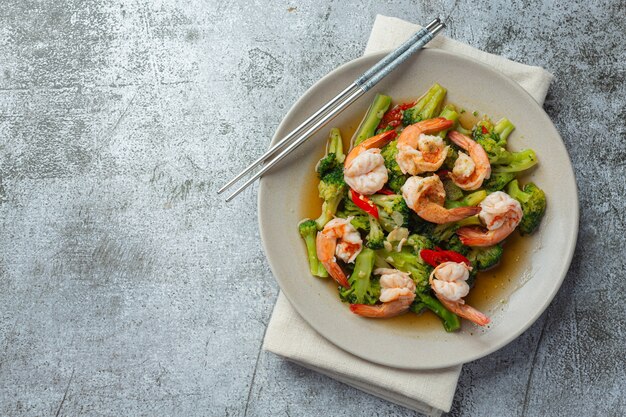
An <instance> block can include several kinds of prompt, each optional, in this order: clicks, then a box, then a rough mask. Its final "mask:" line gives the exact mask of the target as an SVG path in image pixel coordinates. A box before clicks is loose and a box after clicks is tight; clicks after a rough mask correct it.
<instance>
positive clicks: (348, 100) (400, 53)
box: [218, 19, 445, 201]
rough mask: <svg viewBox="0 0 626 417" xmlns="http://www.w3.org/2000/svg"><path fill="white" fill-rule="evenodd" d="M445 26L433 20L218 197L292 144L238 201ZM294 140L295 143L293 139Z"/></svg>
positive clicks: (321, 109) (282, 141) (259, 174)
mask: <svg viewBox="0 0 626 417" xmlns="http://www.w3.org/2000/svg"><path fill="white" fill-rule="evenodd" d="M444 27H445V25H444V24H443V23H442V22H441V21H440V20H439V19H434V20H433V21H432V22H430V23H429V24H428V25H427V26H426V27H424V28H423V29H421V30H419V31H417V32H416V33H415V34H413V35H412V36H411V37H410V38H409V39H408V40H407V41H406V42H404V43H403V44H402V45H400V46H399V47H398V48H397V49H395V50H394V51H392V52H390V53H389V54H388V55H386V56H385V57H384V58H383V59H381V60H380V61H378V62H377V63H376V64H375V65H374V66H373V67H371V68H370V69H368V70H367V71H365V72H364V73H363V74H361V75H360V76H359V77H358V78H357V79H356V80H355V81H354V82H353V83H352V84H350V85H349V86H348V87H346V88H345V89H344V90H343V91H342V92H340V93H339V94H338V95H337V96H335V97H334V98H333V99H331V100H330V101H329V102H327V103H326V104H325V105H324V106H322V107H321V108H320V109H319V110H317V111H316V112H315V113H314V114H313V115H311V116H310V117H309V118H307V119H306V120H305V121H304V122H303V123H302V124H300V125H299V126H298V127H296V129H294V130H293V131H291V132H290V133H289V134H287V136H285V137H284V138H283V139H281V140H280V141H279V142H278V143H277V144H276V145H274V146H272V147H271V148H270V149H269V150H267V151H266V152H265V153H264V154H263V155H261V156H260V157H259V158H258V159H256V160H255V161H254V162H253V163H252V164H250V165H249V166H248V167H247V168H246V169H244V170H243V171H242V172H241V173H240V174H238V175H237V176H236V177H234V178H233V179H232V180H230V181H229V182H228V183H226V184H225V185H224V186H223V187H222V188H220V189H219V190H218V194H219V193H222V192H223V191H225V190H226V189H228V188H230V187H231V186H232V185H233V184H234V183H236V182H237V181H239V179H241V178H242V177H243V176H244V175H246V174H247V173H248V172H250V171H251V170H252V169H254V168H255V167H257V166H258V165H260V164H263V163H264V162H266V161H267V160H268V159H269V158H270V157H271V156H273V155H275V154H276V153H277V152H278V151H279V150H280V149H282V148H283V147H284V146H285V145H286V144H287V143H289V142H291V141H293V142H292V143H291V144H290V145H289V146H287V147H286V148H285V149H284V150H282V151H281V152H280V153H279V154H278V155H276V156H275V157H274V158H273V159H271V160H269V161H268V162H266V163H264V165H263V167H262V168H261V169H260V170H259V171H257V173H256V174H254V175H253V176H252V177H250V178H249V179H248V180H247V181H246V182H245V183H244V184H243V185H241V186H240V187H239V188H238V189H237V190H235V191H234V192H233V193H232V194H231V195H230V196H228V198H226V201H230V200H232V199H233V198H235V197H236V196H237V195H238V194H239V193H240V192H242V191H243V190H245V189H246V188H247V187H248V186H249V185H250V184H252V183H253V182H254V181H256V180H257V179H258V178H259V177H261V175H263V174H264V173H265V172H267V171H268V170H269V169H271V168H272V167H273V166H274V165H276V164H277V163H278V162H280V161H281V160H282V159H283V158H285V157H286V156H287V155H288V154H289V153H291V151H293V150H294V149H296V148H297V147H298V146H300V145H301V144H302V143H304V142H305V141H306V140H307V139H308V138H309V137H311V136H312V135H314V134H315V133H316V132H317V131H318V130H320V129H321V128H322V127H323V126H324V125H325V124H327V123H328V122H329V121H331V120H332V119H334V118H335V117H336V116H337V115H338V114H339V113H341V112H342V111H343V110H344V109H346V108H347V107H348V106H350V105H351V104H352V103H354V102H355V101H356V100H357V99H358V98H359V97H361V96H362V95H363V94H365V93H366V92H367V91H369V90H370V89H371V88H372V87H374V86H375V85H376V84H378V82H379V81H380V80H382V79H383V78H384V77H385V76H386V75H387V74H389V73H390V72H391V71H393V70H394V69H395V68H396V67H397V66H399V65H400V64H402V63H403V62H404V61H406V60H407V59H408V58H409V57H410V56H411V55H412V54H414V53H415V52H416V51H418V50H420V49H421V48H422V47H423V46H424V45H426V44H427V43H428V42H430V41H431V40H432V39H433V38H434V37H435V36H436V35H437V33H439V32H440V31H441V30H442V29H443V28H444ZM294 139H295V140H294Z"/></svg>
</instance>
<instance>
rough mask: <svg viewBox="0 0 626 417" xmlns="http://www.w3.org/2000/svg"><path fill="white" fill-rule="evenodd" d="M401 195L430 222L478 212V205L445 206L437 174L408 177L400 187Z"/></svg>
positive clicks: (443, 221)
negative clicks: (448, 207) (451, 207)
mask: <svg viewBox="0 0 626 417" xmlns="http://www.w3.org/2000/svg"><path fill="white" fill-rule="evenodd" d="M402 196H403V197H404V200H405V201H406V204H407V205H408V206H409V207H410V208H411V209H412V210H413V211H415V212H416V213H417V215H418V216H420V217H421V218H422V219H424V220H426V221H429V222H432V223H437V224H443V223H449V222H455V221H458V220H461V219H464V218H466V217H469V216H473V215H475V214H477V213H479V212H480V207H457V208H453V209H447V208H445V207H444V206H443V203H444V201H445V199H446V192H445V190H444V188H443V183H442V182H441V179H440V178H439V176H438V175H432V176H430V177H425V178H422V177H417V176H415V177H410V178H409V179H408V180H406V183H405V184H404V186H403V187H402Z"/></svg>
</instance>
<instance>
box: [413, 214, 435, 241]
mask: <svg viewBox="0 0 626 417" xmlns="http://www.w3.org/2000/svg"><path fill="white" fill-rule="evenodd" d="M436 226H437V225H436V224H435V223H431V222H429V221H426V220H424V219H422V218H421V217H420V216H418V215H417V213H415V212H414V211H413V210H411V213H410V214H409V231H410V232H411V233H418V234H420V235H424V236H430V235H431V233H432V231H433V229H434V228H435V227H436Z"/></svg>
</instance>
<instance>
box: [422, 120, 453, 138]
mask: <svg viewBox="0 0 626 417" xmlns="http://www.w3.org/2000/svg"><path fill="white" fill-rule="evenodd" d="M453 125H454V122H453V121H452V120H448V119H446V118H445V117H435V118H433V119H427V120H422V121H421V122H418V123H416V124H415V126H417V127H418V128H419V130H420V133H424V134H426V135H430V134H431V133H437V132H441V131H442V130H446V129H449V128H451V127H452V126H453Z"/></svg>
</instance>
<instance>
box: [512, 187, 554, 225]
mask: <svg viewBox="0 0 626 417" xmlns="http://www.w3.org/2000/svg"><path fill="white" fill-rule="evenodd" d="M506 192H507V194H508V195H510V196H511V197H513V198H514V199H516V200H517V201H519V202H520V205H521V206H522V212H523V213H524V215H523V216H522V220H521V221H520V224H519V225H518V226H517V229H518V230H519V232H520V234H522V235H527V234H530V233H532V232H534V231H535V230H536V229H537V228H538V227H539V224H540V223H541V219H543V215H544V214H545V212H546V194H545V193H544V192H543V190H542V189H541V188H539V187H537V186H536V185H535V184H534V183H532V182H529V183H528V184H526V185H525V186H524V188H523V189H520V187H519V184H518V182H517V180H514V181H511V183H509V185H508V187H507V188H506Z"/></svg>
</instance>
